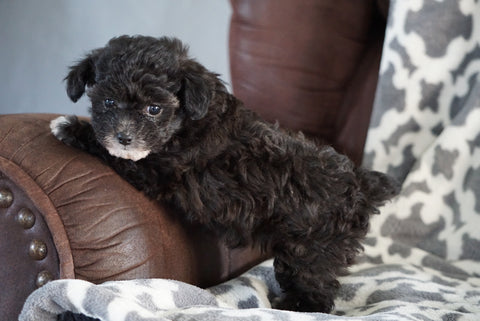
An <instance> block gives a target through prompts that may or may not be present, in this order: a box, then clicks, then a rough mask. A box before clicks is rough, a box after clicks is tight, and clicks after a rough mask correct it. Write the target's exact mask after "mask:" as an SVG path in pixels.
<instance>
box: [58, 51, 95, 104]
mask: <svg viewBox="0 0 480 321" xmlns="http://www.w3.org/2000/svg"><path fill="white" fill-rule="evenodd" d="M95 59H96V58H95V54H93V53H92V54H90V55H88V56H87V57H86V58H85V59H83V60H81V61H80V62H79V63H77V64H76V65H74V66H71V67H70V72H69V73H68V75H67V77H65V79H64V80H66V81H67V95H68V97H70V99H71V100H72V101H73V102H76V101H77V100H78V99H79V98H80V97H82V95H83V94H84V93H85V87H86V86H92V85H93V84H94V83H95V65H94V63H95Z"/></svg>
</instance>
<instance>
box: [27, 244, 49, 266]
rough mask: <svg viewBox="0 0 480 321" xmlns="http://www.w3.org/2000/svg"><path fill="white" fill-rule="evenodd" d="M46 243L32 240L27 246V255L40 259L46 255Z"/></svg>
mask: <svg viewBox="0 0 480 321" xmlns="http://www.w3.org/2000/svg"><path fill="white" fill-rule="evenodd" d="M47 252H48V251H47V245H46V244H45V242H43V241H39V240H33V241H32V242H30V246H29V248H28V255H30V257H31V258H32V259H34V260H37V261H40V260H43V259H44V258H45V257H46V256H47Z"/></svg>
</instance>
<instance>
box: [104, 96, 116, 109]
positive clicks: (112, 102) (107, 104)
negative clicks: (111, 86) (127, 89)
mask: <svg viewBox="0 0 480 321" xmlns="http://www.w3.org/2000/svg"><path fill="white" fill-rule="evenodd" d="M103 104H104V105H105V107H113V106H115V100H113V99H110V98H107V99H105V100H104V101H103Z"/></svg>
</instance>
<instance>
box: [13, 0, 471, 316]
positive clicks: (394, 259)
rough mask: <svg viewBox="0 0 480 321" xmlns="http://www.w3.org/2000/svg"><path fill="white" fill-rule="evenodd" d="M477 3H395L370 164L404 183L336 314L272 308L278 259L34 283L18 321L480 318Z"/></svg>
mask: <svg viewBox="0 0 480 321" xmlns="http://www.w3.org/2000/svg"><path fill="white" fill-rule="evenodd" d="M479 73H480V2H479V1H478V0H458V1H452V0H443V1H442V0H423V1H422V0H416V1H400V0H397V1H392V2H391V6H390V15H389V19H388V26H387V33H386V39H385V44H384V51H383V57H382V63H381V69H380V79H379V84H378V89H377V96H376V100H375V106H374V113H373V116H372V121H371V127H370V130H369V135H368V139H367V144H366V152H365V161H364V163H365V164H366V165H367V166H369V167H371V168H374V169H376V170H380V171H385V172H388V173H389V174H391V175H393V176H395V177H396V178H397V179H398V180H400V181H401V182H403V188H402V192H401V194H400V195H399V196H398V197H397V198H396V199H395V200H394V201H392V202H391V203H389V204H387V205H386V206H385V207H384V208H383V209H382V213H381V215H377V216H375V218H374V219H373V221H372V229H371V233H370V234H369V237H368V239H367V240H366V245H365V253H364V255H363V256H362V257H361V259H360V261H359V263H358V264H356V265H355V266H353V267H352V268H351V274H350V275H348V276H346V277H343V278H342V279H341V284H342V286H341V290H340V292H339V295H338V297H337V299H336V302H335V303H336V309H335V310H334V311H333V313H332V314H330V315H327V314H321V313H298V312H288V311H279V310H273V309H271V308H270V307H271V304H270V302H272V300H274V299H275V297H277V296H278V295H279V294H280V289H279V287H278V284H277V283H276V281H275V278H274V275H273V268H272V261H267V262H264V263H263V264H261V265H259V266H257V267H255V268H253V269H252V270H250V271H249V272H247V273H245V274H244V275H242V276H240V277H238V278H236V279H233V280H230V281H229V282H226V283H224V284H220V285H218V286H215V287H212V288H209V289H200V288H197V287H194V286H191V285H188V284H185V283H181V282H178V281H172V280H161V279H151V280H132V281H120V282H107V283H104V284H100V285H94V284H91V283H88V282H85V281H81V280H58V281H53V282H50V283H48V284H47V285H45V286H44V287H42V288H40V289H38V290H37V291H35V292H34V293H33V294H32V295H31V296H30V297H29V298H28V300H27V302H26V303H25V306H24V309H23V311H22V314H21V315H20V320H21V321H33V320H42V321H46V320H52V321H53V320H57V315H60V314H62V313H64V312H66V311H69V313H75V314H78V315H77V317H79V318H82V319H84V320H85V319H87V317H89V318H96V319H99V320H104V321H117V320H138V321H147V320H148V321H157V320H204V321H208V320H226V321H228V320H232V321H233V320H237V321H240V320H262V321H263V320H312V321H313V320H315V321H320V320H361V321H366V320H380V321H381V320H396V321H398V320H480V82H479V80H480V79H479V77H480V76H479Z"/></svg>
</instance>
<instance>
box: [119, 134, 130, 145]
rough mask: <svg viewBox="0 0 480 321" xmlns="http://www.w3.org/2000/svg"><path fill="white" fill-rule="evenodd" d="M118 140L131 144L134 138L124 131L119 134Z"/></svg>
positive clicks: (123, 143)
mask: <svg viewBox="0 0 480 321" xmlns="http://www.w3.org/2000/svg"><path fill="white" fill-rule="evenodd" d="M117 139H118V142H119V143H120V144H122V145H124V146H127V145H130V144H131V143H132V138H131V137H130V136H128V135H127V134H125V133H124V132H120V133H118V134H117Z"/></svg>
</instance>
